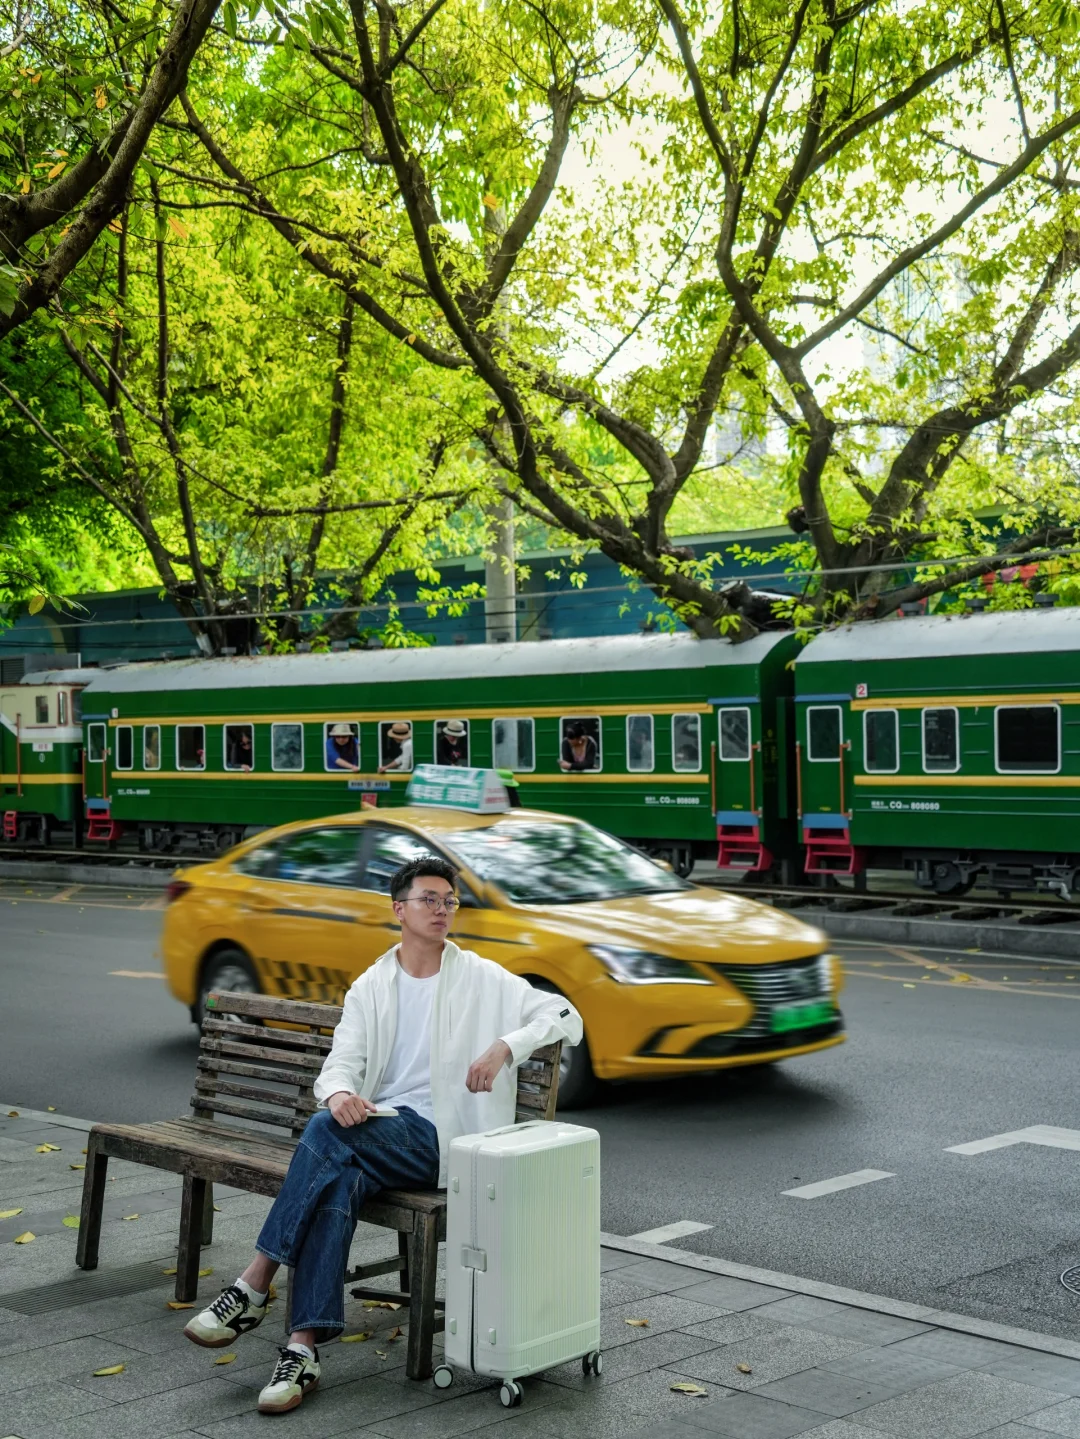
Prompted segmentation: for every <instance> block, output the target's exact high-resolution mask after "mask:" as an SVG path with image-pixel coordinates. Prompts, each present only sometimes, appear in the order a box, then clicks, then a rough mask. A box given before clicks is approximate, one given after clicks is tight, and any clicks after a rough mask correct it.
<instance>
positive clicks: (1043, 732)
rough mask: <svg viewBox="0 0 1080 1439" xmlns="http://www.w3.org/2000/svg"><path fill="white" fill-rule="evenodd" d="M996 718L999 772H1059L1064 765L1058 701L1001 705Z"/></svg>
mask: <svg viewBox="0 0 1080 1439" xmlns="http://www.w3.org/2000/svg"><path fill="white" fill-rule="evenodd" d="M994 719H995V737H996V741H997V744H996V760H997V769H998V773H999V774H1023V773H1033V772H1034V773H1040V774H1056V773H1057V771H1058V770H1059V769H1060V768H1061V711H1060V710H1059V709H1058V707H1057V705H999V706H998V708H997V710H996V711H995V712H994Z"/></svg>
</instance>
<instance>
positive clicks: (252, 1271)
mask: <svg viewBox="0 0 1080 1439" xmlns="http://www.w3.org/2000/svg"><path fill="white" fill-rule="evenodd" d="M456 880H457V874H456V871H455V870H454V868H453V867H452V866H451V865H450V864H448V863H447V862H446V860H442V859H435V858H432V857H430V856H429V857H427V858H418V859H415V860H413V861H412V862H411V863H409V864H407V865H405V866H404V867H403V868H401V869H399V870H398V872H397V873H396V874H395V875H394V877H393V879H392V880H391V881H390V897H391V899H392V901H393V905H394V914H395V915H396V916H397V919H398V921H399V923H400V924H401V943H400V944H396V945H395V946H394V947H393V949H390V950H388V951H387V953H386V954H384V955H383V956H382V958H381V959H378V960H376V962H375V963H374V964H373V965H372V966H371V967H370V969H367V970H365V971H364V973H363V974H362V975H361V976H360V978H359V979H358V980H357V981H356V983H355V984H353V985H352V987H351V988H350V990H349V992H348V994H347V995H346V996H345V1005H344V1010H343V1013H342V1016H341V1022H340V1023H339V1024H338V1026H337V1029H336V1030H335V1032H334V1043H333V1047H332V1049H331V1050H330V1053H329V1054H328V1055H327V1057H326V1062H325V1063H324V1065H323V1067H322V1073H321V1074H320V1075H319V1077H318V1079H317V1080H316V1081H315V1086H314V1090H315V1098H316V1099H317V1100H318V1101H319V1103H320V1106H325V1108H322V1107H321V1108H320V1109H319V1111H318V1113H316V1114H314V1115H313V1116H312V1117H311V1119H310V1120H309V1122H308V1124H307V1127H306V1128H305V1130H304V1133H303V1135H302V1136H301V1138H300V1141H299V1143H298V1145H297V1147H296V1151H295V1154H294V1155H293V1158H292V1162H291V1163H290V1165H289V1171H288V1173H287V1174H286V1176H285V1181H284V1183H283V1185H282V1187H281V1190H280V1192H279V1193H278V1196H277V1198H276V1199H275V1200H274V1204H273V1207H272V1208H271V1210H270V1213H269V1214H268V1215H267V1218H266V1222H265V1224H264V1225H263V1227H262V1231H261V1233H260V1234H259V1238H258V1241H257V1243H256V1246H255V1247H256V1249H257V1250H258V1253H257V1255H256V1257H255V1258H254V1259H253V1260H252V1262H251V1263H250V1264H249V1265H248V1267H247V1268H246V1269H245V1270H244V1272H243V1274H241V1275H240V1277H239V1279H237V1281H236V1283H235V1284H230V1285H229V1287H228V1288H227V1289H224V1290H223V1291H222V1292H221V1294H219V1295H218V1297H217V1298H216V1299H215V1300H214V1302H213V1303H212V1304H211V1305H210V1306H209V1308H207V1309H204V1310H203V1311H202V1313H201V1314H198V1315H196V1317H195V1318H194V1319H192V1320H191V1322H190V1323H189V1324H188V1325H187V1326H186V1328H185V1329H184V1333H185V1334H186V1335H187V1337H188V1338H189V1339H190V1340H192V1341H193V1343H195V1344H202V1345H204V1346H206V1347H207V1348H211V1349H214V1348H219V1347H224V1346H226V1345H229V1344H233V1343H235V1342H236V1340H237V1339H238V1338H239V1336H240V1335H241V1334H246V1333H247V1332H248V1331H249V1330H251V1329H254V1328H255V1327H256V1326H257V1325H259V1324H261V1323H262V1321H263V1319H264V1317H265V1315H266V1303H267V1294H268V1292H269V1289H270V1281H271V1280H272V1279H273V1277H274V1274H275V1273H276V1272H277V1268H278V1266H279V1265H280V1264H288V1265H291V1266H292V1267H293V1270H294V1273H293V1284H292V1326H293V1327H292V1334H291V1337H290V1339H289V1343H288V1345H287V1347H285V1348H284V1349H282V1350H281V1351H280V1358H279V1359H278V1362H277V1364H276V1365H275V1367H274V1372H273V1374H272V1375H271V1377H270V1382H269V1383H268V1384H267V1385H266V1387H265V1388H264V1389H263V1390H262V1392H261V1393H260V1395H259V1409H260V1411H261V1412H262V1413H264V1414H277V1413H283V1412H284V1411H285V1410H287V1409H295V1408H296V1406H297V1405H298V1404H299V1403H300V1402H301V1400H302V1399H303V1397H304V1394H305V1393H306V1392H308V1391H309V1390H312V1389H314V1388H315V1387H316V1385H317V1384H318V1382H319V1353H318V1350H317V1349H316V1347H315V1346H316V1344H317V1343H319V1342H325V1341H326V1340H328V1339H332V1338H334V1337H335V1336H336V1335H338V1334H340V1333H341V1331H342V1329H343V1328H344V1327H345V1299H344V1284H343V1275H344V1273H345V1270H346V1269H347V1267H348V1258H349V1247H350V1245H351V1243H352V1237H353V1232H354V1231H355V1229H356V1222H357V1216H358V1214H359V1212H360V1209H361V1207H362V1206H363V1204H364V1202H365V1201H366V1200H367V1199H368V1198H369V1197H370V1196H371V1195H373V1194H375V1193H376V1192H378V1191H379V1190H381V1189H428V1188H432V1187H434V1186H435V1185H438V1186H440V1187H442V1186H445V1184H446V1163H447V1156H448V1151H449V1147H450V1141H451V1140H453V1139H456V1138H457V1136H458V1135H461V1134H476V1133H479V1132H480V1131H482V1130H486V1129H496V1128H499V1127H500V1126H502V1125H506V1124H513V1122H514V1114H515V1102H516V1093H517V1088H516V1082H515V1081H516V1076H515V1075H514V1074H513V1073H512V1070H513V1069H514V1068H515V1067H516V1066H517V1065H519V1064H521V1063H522V1061H523V1060H525V1059H527V1058H528V1057H529V1055H531V1054H532V1052H533V1051H534V1050H536V1049H539V1048H541V1046H543V1045H545V1044H554V1043H555V1042H556V1041H558V1040H563V1041H565V1042H566V1043H568V1044H577V1043H579V1042H580V1040H581V1036H582V1026H581V1019H580V1016H579V1015H578V1013H577V1011H576V1010H575V1009H574V1008H573V1007H572V1005H571V1004H570V1003H569V1001H568V1000H566V999H563V998H562V997H561V996H559V995H553V994H547V993H543V992H541V991H539V990H535V989H533V988H532V987H531V986H530V985H529V984H528V983H527V982H526V981H525V980H524V979H520V978H518V976H517V975H514V974H511V973H510V972H509V970H506V969H503V968H502V966H501V965H498V964H495V963H494V962H493V961H491V960H487V959H481V957H480V956H479V955H478V954H473V953H472V951H471V950H467V949H459V948H458V946H457V945H456V944H454V943H452V942H451V941H449V940H448V939H447V938H446V935H447V931H448V930H449V928H450V924H451V922H452V920H453V917H454V912H455V911H456V909H457V908H458V898H457V895H456V893H455V884H456ZM477 1055H478V1056H479V1057H478V1058H476V1057H474V1056H477Z"/></svg>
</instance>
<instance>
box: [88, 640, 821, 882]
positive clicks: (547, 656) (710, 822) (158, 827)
mask: <svg viewBox="0 0 1080 1439" xmlns="http://www.w3.org/2000/svg"><path fill="white" fill-rule="evenodd" d="M796 650H797V642H796V640H795V638H794V636H793V635H791V634H786V633H773V634H762V635H759V636H757V637H756V638H755V639H753V640H751V641H750V642H749V643H746V644H742V645H733V644H731V643H729V642H728V641H726V640H708V641H699V640H696V639H694V638H693V637H691V636H689V635H680V636H640V637H639V636H634V637H620V638H608V639H592V640H556V641H551V642H549V643H545V644H508V645H499V646H489V645H483V646H480V645H477V646H461V647H455V648H453V649H451V648H436V649H423V650H383V651H367V652H357V651H353V652H347V653H332V654H324V655H285V656H276V657H256V658H236V659H214V660H207V659H194V660H182V661H174V662H171V663H166V664H145V665H130V666H125V667H121V668H117V669H112V670H109V671H108V672H105V673H101V674H100V675H99V676H98V677H97V678H96V679H95V680H94V683H93V684H92V685H91V686H90V687H89V689H88V690H87V691H86V693H85V695H84V701H83V717H84V724H85V734H86V797H87V811H88V815H89V818H90V824H91V829H90V833H89V836H88V837H91V838H101V839H109V840H115V839H118V838H120V836H121V835H123V834H125V833H127V832H129V831H131V830H136V831H137V832H138V835H139V839H140V844H141V847H142V848H143V849H144V850H148V851H153V850H171V849H175V848H177V847H181V848H185V849H191V848H195V849H197V850H204V851H213V850H216V849H219V848H222V847H226V846H228V845H231V844H233V843H236V842H237V841H239V840H240V839H241V838H242V837H243V835H244V834H245V833H246V832H248V831H250V830H251V829H252V828H256V827H261V826H266V825H276V824H282V823H284V822H286V821H289V820H297V819H305V818H310V817H317V816H320V815H326V814H334V813H340V812H342V811H344V810H347V809H349V808H350V806H356V805H359V804H361V803H364V802H366V803H368V804H376V805H379V806H393V805H396V804H401V803H403V802H404V795H405V788H406V785H407V783H408V778H409V773H410V772H411V770H412V768H413V767H414V766H415V765H417V764H424V763H429V764H430V763H436V764H461V765H473V766H482V767H487V766H494V767H495V768H500V769H506V770H511V771H513V773H514V775H515V777H516V779H517V782H518V785H519V787H520V792H521V797H522V802H523V803H524V804H526V805H528V806H530V807H532V808H537V809H548V810H554V811H557V812H560V813H564V814H573V815H577V816H579V817H580V818H582V819H586V820H589V821H590V822H591V823H593V824H595V825H598V826H600V827H601V828H603V829H606V830H609V831H611V832H612V833H613V834H617V835H619V836H620V837H621V838H624V839H627V840H630V841H631V842H633V843H635V844H637V845H639V846H640V847H641V848H642V849H644V850H645V851H646V852H648V853H651V854H653V855H655V856H657V857H662V858H666V859H668V860H670V862H671V863H672V864H673V865H674V867H675V868H676V869H677V870H678V871H680V872H681V873H688V872H689V870H690V867H691V866H692V864H693V862H694V860H695V859H696V858H699V857H706V856H707V857H708V858H710V859H711V858H713V857H714V856H715V854H716V844H717V835H718V827H719V833H720V839H721V846H722V848H723V850H724V854H725V857H726V859H727V861H729V862H731V863H732V864H733V865H734V866H735V867H738V868H744V869H749V868H753V869H768V868H769V867H770V866H771V865H772V864H773V862H774V858H776V857H777V856H786V855H791V854H793V853H794V844H795V820H794V810H793V803H792V801H793V795H792V790H791V775H790V766H789V764H788V762H787V758H786V756H787V754H788V752H789V749H790V746H789V744H788V743H787V739H786V734H785V733H784V730H783V726H784V723H785V719H786V714H787V708H786V704H787V703H788V702H789V699H790V695H791V692H792V690H793V685H794V681H793V675H792V670H791V664H790V661H791V660H792V659H793V657H794V655H795V653H796Z"/></svg>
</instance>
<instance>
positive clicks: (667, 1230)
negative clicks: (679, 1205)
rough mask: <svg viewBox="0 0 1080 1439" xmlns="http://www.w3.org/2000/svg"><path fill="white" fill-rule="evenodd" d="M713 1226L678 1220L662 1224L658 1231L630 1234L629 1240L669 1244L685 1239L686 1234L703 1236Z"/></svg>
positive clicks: (713, 1226)
mask: <svg viewBox="0 0 1080 1439" xmlns="http://www.w3.org/2000/svg"><path fill="white" fill-rule="evenodd" d="M715 1228H716V1226H715V1225H714V1224H697V1223H695V1222H694V1220H692V1219H678V1220H676V1221H675V1223H674V1224H663V1225H661V1226H660V1228H659V1229H644V1230H642V1232H641V1233H640V1234H631V1235H630V1238H631V1239H640V1240H641V1241H642V1242H643V1243H644V1244H670V1243H671V1241H672V1240H673V1239H685V1238H686V1236H687V1235H688V1234H704V1233H705V1231H706V1230H707V1229H715Z"/></svg>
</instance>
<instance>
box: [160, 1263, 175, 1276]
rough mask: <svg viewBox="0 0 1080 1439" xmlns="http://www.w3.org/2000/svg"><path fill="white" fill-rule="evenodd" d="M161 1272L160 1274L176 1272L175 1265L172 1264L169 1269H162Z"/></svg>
mask: <svg viewBox="0 0 1080 1439" xmlns="http://www.w3.org/2000/svg"><path fill="white" fill-rule="evenodd" d="M161 1272H162V1274H175V1273H176V1266H175V1264H174V1265H173V1267H172V1268H171V1269H163V1270H162V1271H161Z"/></svg>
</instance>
